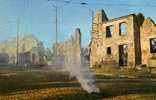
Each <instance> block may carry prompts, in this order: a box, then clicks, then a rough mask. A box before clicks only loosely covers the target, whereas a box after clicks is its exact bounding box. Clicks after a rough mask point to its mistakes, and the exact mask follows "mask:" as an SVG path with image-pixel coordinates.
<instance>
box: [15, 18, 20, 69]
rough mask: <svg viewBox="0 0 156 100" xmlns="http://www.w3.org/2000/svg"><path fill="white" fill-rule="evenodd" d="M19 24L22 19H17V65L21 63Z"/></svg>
mask: <svg viewBox="0 0 156 100" xmlns="http://www.w3.org/2000/svg"><path fill="white" fill-rule="evenodd" d="M19 26H20V20H19V19H17V36H16V66H18V64H19Z"/></svg>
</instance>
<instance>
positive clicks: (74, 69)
mask: <svg viewBox="0 0 156 100" xmlns="http://www.w3.org/2000/svg"><path fill="white" fill-rule="evenodd" d="M64 68H65V69H66V71H68V72H69V73H70V76H71V77H76V79H77V80H78V82H79V83H80V84H81V87H82V88H83V89H84V90H85V91H87V92H88V93H93V92H96V93H99V92H100V90H99V88H98V87H96V85H95V77H94V75H93V72H91V70H90V68H89V65H88V62H87V61H86V60H85V58H84V57H81V59H80V60H78V59H75V58H74V57H72V56H68V57H66V59H65V64H64Z"/></svg>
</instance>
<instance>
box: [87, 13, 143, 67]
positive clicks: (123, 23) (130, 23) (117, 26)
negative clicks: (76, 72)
mask: <svg viewBox="0 0 156 100" xmlns="http://www.w3.org/2000/svg"><path fill="white" fill-rule="evenodd" d="M99 19H100V20H99ZM139 36H140V35H139V25H138V22H137V16H136V15H135V14H130V15H127V16H122V17H119V18H115V19H111V20H108V18H107V16H106V14H105V12H104V11H103V10H99V11H97V13H96V15H95V17H94V20H93V30H92V41H91V45H90V48H91V54H90V58H91V60H90V64H91V66H92V67H93V66H95V65H98V64H104V65H109V66H110V65H112V66H135V64H136V63H138V64H139V63H141V51H139V49H136V48H140V45H139V44H137V42H138V41H139Z"/></svg>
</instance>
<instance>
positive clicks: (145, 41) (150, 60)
mask: <svg viewBox="0 0 156 100" xmlns="http://www.w3.org/2000/svg"><path fill="white" fill-rule="evenodd" d="M140 29H141V52H142V64H147V65H149V66H155V67H156V53H151V51H150V39H153V38H156V25H155V23H154V22H153V21H152V19H150V18H147V19H145V20H144V22H143V25H142V26H141V28H140Z"/></svg>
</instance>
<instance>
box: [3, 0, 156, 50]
mask: <svg viewBox="0 0 156 100" xmlns="http://www.w3.org/2000/svg"><path fill="white" fill-rule="evenodd" d="M64 1H70V3H65V2H64ZM82 2H85V3H87V4H86V5H81V4H80V3H82ZM53 5H57V7H58V41H59V42H62V41H65V40H67V39H68V38H70V36H71V35H72V34H73V33H74V31H75V29H76V28H80V29H81V33H82V46H86V45H88V44H89V42H90V37H91V35H90V33H91V22H92V20H91V19H92V17H91V16H92V13H91V12H92V11H94V14H95V12H96V10H98V9H104V11H105V12H106V14H107V16H108V18H109V19H112V18H116V17H120V16H124V15H128V14H131V13H136V14H137V13H139V12H141V13H143V14H144V15H145V17H151V18H152V19H153V20H154V21H156V13H155V12H154V10H155V9H156V1H154V0H50V1H48V0H0V42H1V41H4V40H8V39H11V38H13V37H16V33H17V30H18V29H17V28H18V27H17V26H18V23H19V33H20V36H24V35H30V34H33V35H34V36H35V37H37V38H38V39H39V40H41V41H43V43H44V45H45V47H49V48H51V47H52V45H53V43H54V42H55V8H54V7H53Z"/></svg>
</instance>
